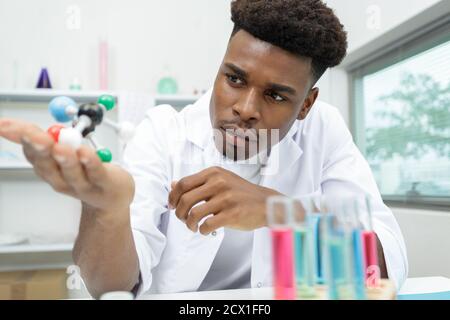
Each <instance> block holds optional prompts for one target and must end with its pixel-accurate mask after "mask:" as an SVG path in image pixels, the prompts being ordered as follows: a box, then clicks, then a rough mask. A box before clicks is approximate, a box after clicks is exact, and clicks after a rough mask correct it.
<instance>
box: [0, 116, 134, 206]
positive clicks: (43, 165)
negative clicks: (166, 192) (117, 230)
mask: <svg viewBox="0 0 450 320" xmlns="http://www.w3.org/2000/svg"><path fill="white" fill-rule="evenodd" d="M0 137H3V138H5V139H7V140H10V141H12V142H15V143H18V144H21V145H22V146H23V152H24V154H25V157H26V158H27V160H28V161H29V162H30V163H31V164H32V165H33V168H34V171H35V173H36V174H37V175H38V176H39V177H40V178H42V179H43V180H45V181H46V182H47V183H48V184H50V186H51V187H52V188H53V189H54V190H55V191H57V192H60V193H63V194H66V195H69V196H72V197H74V198H77V199H79V200H81V201H83V202H84V203H85V204H87V205H89V206H91V207H93V208H96V209H98V210H100V211H105V212H109V211H120V209H125V208H128V207H129V205H130V203H131V202H132V200H133V196H134V182H133V179H132V177H131V176H130V175H129V174H128V173H127V172H126V171H125V170H123V169H121V168H120V167H118V166H115V165H112V164H103V163H102V162H101V161H100V159H99V158H98V156H97V154H96V152H95V151H94V150H92V149H90V148H88V147H86V146H82V147H81V148H79V149H78V150H75V149H73V148H72V147H70V146H67V145H60V144H56V143H55V142H54V141H53V139H52V138H51V136H50V135H49V134H47V132H45V131H43V130H42V129H40V128H39V127H38V126H36V125H34V124H32V123H29V122H26V121H22V120H16V119H5V118H0Z"/></svg>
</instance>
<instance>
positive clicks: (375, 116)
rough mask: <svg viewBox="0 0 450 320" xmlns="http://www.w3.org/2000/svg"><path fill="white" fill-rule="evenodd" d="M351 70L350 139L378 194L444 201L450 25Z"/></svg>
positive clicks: (449, 189) (447, 191)
mask: <svg viewBox="0 0 450 320" xmlns="http://www.w3.org/2000/svg"><path fill="white" fill-rule="evenodd" d="M351 74H352V90H353V103H352V104H353V114H354V115H355V116H354V118H353V129H354V132H355V138H356V142H357V144H358V146H359V147H360V149H361V151H362V152H363V153H364V155H365V157H366V159H367V160H368V162H369V164H370V166H371V168H372V171H373V173H374V176H375V179H376V181H377V184H378V187H379V188H380V192H381V194H382V195H383V198H384V200H387V201H393V202H402V203H409V204H414V205H417V204H422V205H437V206H444V207H447V208H448V207H450V26H449V25H446V26H444V27H443V28H441V29H440V30H435V31H433V33H432V34H427V35H426V36H421V37H420V39H415V40H413V41H410V42H409V43H407V44H403V45H401V47H398V48H396V49H395V50H393V51H391V52H389V53H388V54H386V55H384V56H382V57H381V58H377V59H376V61H371V62H369V63H366V64H365V65H363V66H360V67H358V69H356V70H354V71H353V72H352V73H351Z"/></svg>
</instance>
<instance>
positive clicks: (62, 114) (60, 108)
mask: <svg viewBox="0 0 450 320" xmlns="http://www.w3.org/2000/svg"><path fill="white" fill-rule="evenodd" d="M68 107H72V108H77V104H76V102H75V101H73V99H71V98H69V97H56V98H53V99H52V101H50V103H49V104H48V110H49V111H50V113H51V115H52V116H53V118H55V120H56V121H58V122H69V121H71V120H72V119H73V116H74V115H73V114H68V113H67V112H66V110H67V108H68Z"/></svg>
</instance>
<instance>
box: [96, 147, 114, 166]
mask: <svg viewBox="0 0 450 320" xmlns="http://www.w3.org/2000/svg"><path fill="white" fill-rule="evenodd" d="M97 155H98V157H99V158H100V160H102V162H104V163H109V162H111V160H112V154H111V151H109V150H108V149H100V150H97Z"/></svg>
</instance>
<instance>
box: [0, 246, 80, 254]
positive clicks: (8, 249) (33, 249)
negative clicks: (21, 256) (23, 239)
mask: <svg viewBox="0 0 450 320" xmlns="http://www.w3.org/2000/svg"><path fill="white" fill-rule="evenodd" d="M72 249H73V243H55V244H29V243H28V244H18V245H5V246H0V254H16V253H47V252H69V251H72Z"/></svg>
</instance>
